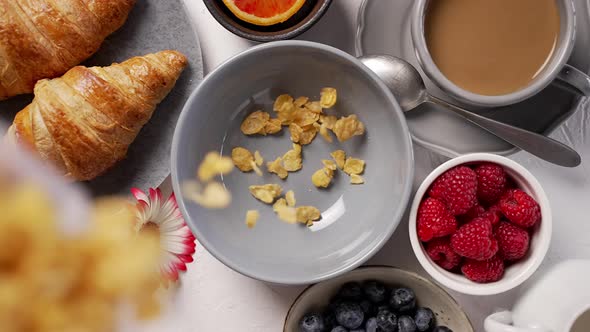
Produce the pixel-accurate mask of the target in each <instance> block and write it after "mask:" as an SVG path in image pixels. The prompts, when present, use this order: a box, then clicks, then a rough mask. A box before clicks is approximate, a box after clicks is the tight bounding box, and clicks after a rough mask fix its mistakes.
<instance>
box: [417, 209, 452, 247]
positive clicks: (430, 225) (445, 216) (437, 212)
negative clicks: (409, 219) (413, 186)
mask: <svg viewBox="0 0 590 332" xmlns="http://www.w3.org/2000/svg"><path fill="white" fill-rule="evenodd" d="M417 228H418V237H419V238H420V240H422V241H424V242H427V241H430V240H432V239H433V238H435V237H442V236H447V235H451V234H453V233H454V232H455V231H456V230H457V220H455V217H453V216H452V215H451V214H450V213H449V211H448V210H447V207H446V206H445V204H444V203H443V202H441V201H439V200H437V199H434V198H427V199H425V200H424V201H423V202H422V203H420V207H419V208H418V220H417Z"/></svg>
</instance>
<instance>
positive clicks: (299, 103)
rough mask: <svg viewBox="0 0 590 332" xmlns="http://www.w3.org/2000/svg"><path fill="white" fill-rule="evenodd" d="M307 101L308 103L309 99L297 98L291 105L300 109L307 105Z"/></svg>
mask: <svg viewBox="0 0 590 332" xmlns="http://www.w3.org/2000/svg"><path fill="white" fill-rule="evenodd" d="M308 101H309V98H307V97H299V98H297V99H295V101H294V102H293V105H295V107H296V108H300V107H303V106H304V105H305V104H307V102H308Z"/></svg>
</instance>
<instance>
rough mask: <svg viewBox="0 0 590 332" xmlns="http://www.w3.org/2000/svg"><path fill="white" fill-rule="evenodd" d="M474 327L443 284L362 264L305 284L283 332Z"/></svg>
mask: <svg viewBox="0 0 590 332" xmlns="http://www.w3.org/2000/svg"><path fill="white" fill-rule="evenodd" d="M453 331H455V332H473V331H474V330H473V327H472V325H471V322H470V321H469V319H468V318H467V315H466V314H465V312H464V311H463V310H462V309H461V307H460V306H459V304H457V302H455V300H454V299H453V298H452V297H451V296H450V295H449V294H448V293H447V292H446V291H445V290H443V289H442V288H441V287H439V286H437V285H435V284H434V283H432V282H430V281H428V280H427V279H425V278H423V277H421V276H419V275H417V274H415V273H412V272H408V271H404V270H401V269H398V268H394V267H387V266H368V267H361V268H359V269H356V270H354V271H352V272H349V273H347V274H345V275H343V276H340V277H338V278H335V279H332V280H328V281H324V282H321V283H319V284H315V285H313V286H310V287H309V288H307V289H306V290H305V291H303V293H301V295H299V297H298V298H297V299H296V300H295V302H294V303H293V305H292V306H291V309H289V312H288V313H287V317H286V319H285V326H284V328H283V332H453Z"/></svg>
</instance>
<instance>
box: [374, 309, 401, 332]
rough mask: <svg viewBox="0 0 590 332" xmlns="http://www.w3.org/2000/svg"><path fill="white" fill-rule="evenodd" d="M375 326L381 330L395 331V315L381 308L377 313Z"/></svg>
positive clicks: (384, 331) (386, 331) (385, 331)
mask: <svg viewBox="0 0 590 332" xmlns="http://www.w3.org/2000/svg"><path fill="white" fill-rule="evenodd" d="M377 326H378V327H379V328H380V329H381V331H382V332H396V330H397V317H396V316H395V314H394V313H393V312H391V311H389V310H381V311H379V313H378V314H377Z"/></svg>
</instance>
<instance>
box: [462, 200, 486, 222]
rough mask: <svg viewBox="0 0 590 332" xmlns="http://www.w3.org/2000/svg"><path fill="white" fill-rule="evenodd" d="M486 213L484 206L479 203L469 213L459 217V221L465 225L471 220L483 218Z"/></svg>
mask: <svg viewBox="0 0 590 332" xmlns="http://www.w3.org/2000/svg"><path fill="white" fill-rule="evenodd" d="M485 212H486V209H485V208H484V207H483V206H481V205H479V203H476V205H475V206H473V207H472V208H471V209H469V211H467V213H465V214H462V215H460V216H457V221H459V222H460V223H463V224H464V223H467V222H470V221H471V220H473V219H475V218H477V217H483V216H484V213H485Z"/></svg>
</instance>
